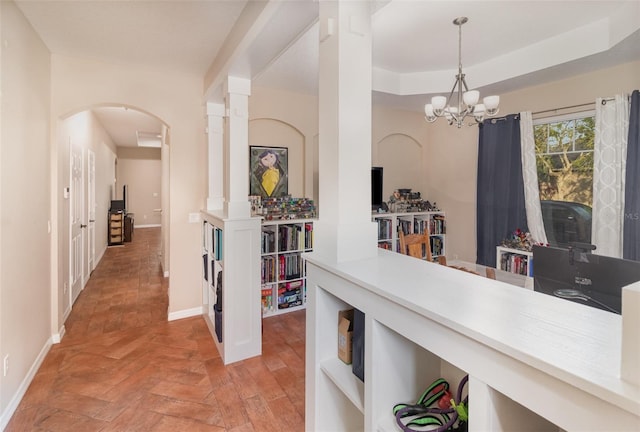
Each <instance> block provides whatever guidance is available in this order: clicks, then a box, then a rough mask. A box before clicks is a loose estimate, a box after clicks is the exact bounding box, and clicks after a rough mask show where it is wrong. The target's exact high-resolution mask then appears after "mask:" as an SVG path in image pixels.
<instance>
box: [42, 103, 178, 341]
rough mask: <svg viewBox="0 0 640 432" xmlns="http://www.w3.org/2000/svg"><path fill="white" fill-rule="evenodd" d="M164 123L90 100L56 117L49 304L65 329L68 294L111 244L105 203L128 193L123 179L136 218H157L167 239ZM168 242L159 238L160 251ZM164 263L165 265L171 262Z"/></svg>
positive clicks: (151, 222) (79, 285)
mask: <svg viewBox="0 0 640 432" xmlns="http://www.w3.org/2000/svg"><path fill="white" fill-rule="evenodd" d="M169 131H170V129H169V127H168V125H167V124H166V123H165V122H164V121H163V120H162V119H160V118H159V117H157V116H155V115H153V114H151V113H148V112H145V111H144V110H141V109H139V108H137V107H133V106H128V105H122V104H100V105H94V106H91V107H88V108H83V109H80V110H77V111H75V112H73V113H71V114H68V115H65V116H63V117H61V118H60V119H59V120H58V122H57V146H56V147H57V148H56V152H55V158H56V161H55V164H56V165H55V167H56V169H54V172H55V173H56V174H54V175H55V176H56V179H54V180H55V181H54V183H56V184H57V185H58V186H61V187H62V190H63V193H62V196H60V194H55V193H54V194H53V200H54V203H55V204H54V206H55V208H57V216H58V217H57V236H56V243H57V252H58V253H57V254H56V257H57V263H55V264H56V265H55V267H56V269H57V282H58V283H57V284H56V283H55V280H54V283H53V284H52V285H53V287H54V288H53V289H54V291H56V292H54V293H52V294H53V295H52V298H53V303H52V309H53V315H54V318H53V319H55V320H57V326H56V327H57V328H60V329H61V330H62V331H64V327H63V323H64V321H66V319H67V317H68V315H69V313H70V312H71V308H72V306H73V302H74V301H75V299H76V298H77V296H78V294H79V292H80V291H81V290H82V289H83V288H84V285H85V284H86V282H87V281H88V279H89V277H90V274H91V271H92V270H93V268H95V266H96V265H97V263H98V262H99V261H100V259H101V257H102V255H103V254H104V252H105V251H106V248H107V247H108V246H109V242H108V232H107V230H108V223H107V218H108V211H109V208H110V207H111V204H112V200H122V199H123V198H125V197H124V196H123V189H124V188H123V186H124V185H125V184H126V185H127V190H128V191H129V193H128V194H127V195H129V196H127V197H126V198H127V201H128V204H129V206H130V208H129V209H128V211H130V212H131V213H134V211H137V209H140V213H139V214H140V216H141V219H142V220H147V221H148V223H147V225H152V226H160V227H161V229H162V231H163V239H165V238H166V239H168V227H169V224H168V223H167V222H166V220H167V219H166V217H165V215H166V214H167V212H166V211H163V209H165V208H166V207H167V206H168V203H169V187H168V177H169V176H168V174H169V173H168V169H169V161H168V158H169V152H168V150H167V145H168V142H169ZM52 159H53V158H52ZM118 162H119V163H118ZM127 165H128V167H127ZM116 167H118V168H116ZM150 173H153V174H150ZM151 178H153V179H154V182H153V184H149V183H150V179H151ZM134 184H135V186H134ZM146 188H149V189H150V190H152V191H153V192H149V193H148V191H147V189H146ZM58 190H59V188H58ZM136 192H137V193H138V195H139V196H138V198H135V194H136ZM132 195H133V196H132ZM143 198H150V199H149V200H147V201H146V202H143V201H144V200H143ZM134 214H135V213H134ZM167 244H168V242H167V241H163V252H162V255H163V258H164V257H166V256H167V255H168V254H167V253H165V251H164V248H165V247H166V245H167ZM163 268H164V269H165V273H167V271H168V263H163ZM61 336H62V335H61V334H58V337H61ZM54 339H55V338H54Z"/></svg>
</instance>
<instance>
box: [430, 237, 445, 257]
mask: <svg viewBox="0 0 640 432" xmlns="http://www.w3.org/2000/svg"><path fill="white" fill-rule="evenodd" d="M429 243H430V244H431V254H432V255H433V256H439V255H444V240H443V239H442V237H431V238H430V239H429Z"/></svg>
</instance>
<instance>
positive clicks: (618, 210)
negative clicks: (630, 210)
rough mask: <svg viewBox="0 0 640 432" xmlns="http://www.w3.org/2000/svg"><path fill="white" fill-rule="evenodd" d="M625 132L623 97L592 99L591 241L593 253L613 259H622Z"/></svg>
mask: <svg viewBox="0 0 640 432" xmlns="http://www.w3.org/2000/svg"><path fill="white" fill-rule="evenodd" d="M628 131H629V103H628V101H627V97H626V96H623V95H616V97H615V99H614V100H609V101H605V103H604V104H603V99H602V98H598V99H596V133H595V143H594V155H593V156H594V157H593V210H592V228H591V233H592V234H591V242H592V243H593V244H595V245H596V247H597V249H596V251H595V253H597V254H598V255H606V256H611V257H615V258H620V257H622V234H623V221H624V179H625V167H626V160H627V136H628Z"/></svg>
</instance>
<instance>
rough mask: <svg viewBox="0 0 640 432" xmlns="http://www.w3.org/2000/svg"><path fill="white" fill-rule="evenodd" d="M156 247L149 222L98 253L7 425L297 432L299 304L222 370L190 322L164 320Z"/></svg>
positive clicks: (21, 428) (12, 431)
mask: <svg viewBox="0 0 640 432" xmlns="http://www.w3.org/2000/svg"><path fill="white" fill-rule="evenodd" d="M159 252H160V228H141V229H140V228H139V229H136V230H135V234H134V236H133V242H131V243H126V244H125V246H124V247H111V248H108V249H107V251H106V252H105V255H104V257H103V258H102V260H101V261H100V264H99V265H98V267H97V268H96V270H95V271H94V272H93V274H92V276H91V279H90V280H89V282H88V284H87V286H86V287H85V289H84V291H82V292H81V294H80V296H79V297H78V300H77V301H76V303H75V305H74V308H73V311H72V312H71V315H70V317H69V318H68V319H67V322H66V325H65V327H66V335H65V336H64V338H63V340H62V342H61V343H60V344H57V345H54V346H53V347H52V348H51V350H50V351H49V353H48V354H47V356H46V358H45V360H44V362H43V364H42V366H41V368H40V370H39V371H38V372H37V374H36V376H35V378H34V380H33V382H32V383H31V386H30V387H29V389H28V390H27V392H26V394H25V396H24V398H23V400H22V402H21V403H20V405H19V406H18V409H17V410H16V412H15V414H14V415H13V417H12V419H11V421H10V422H9V424H8V426H7V428H6V431H7V432H26V431H51V432H54V431H55V432H57V431H60V432H62V431H65V432H70V431H83V432H88V431H101V432H106V431H154V432H159V431H218V432H222V431H229V432H230V431H234V432H251V431H274V432H276V431H292V432H293V431H302V430H304V351H305V340H304V337H305V313H304V311H301V312H294V313H289V314H285V315H281V316H278V317H273V318H268V319H265V320H263V355H262V356H260V357H255V358H252V359H248V360H245V361H242V362H237V363H234V364H232V365H229V366H227V367H225V366H224V365H223V364H222V360H221V359H220V356H219V354H218V352H217V350H216V348H215V345H214V343H213V340H212V338H211V335H210V333H209V331H208V329H207V326H206V324H205V322H204V320H203V319H202V318H201V317H193V318H187V319H182V320H177V321H172V322H167V306H168V294H167V283H168V280H167V279H165V278H163V277H162V271H161V267H160V256H159Z"/></svg>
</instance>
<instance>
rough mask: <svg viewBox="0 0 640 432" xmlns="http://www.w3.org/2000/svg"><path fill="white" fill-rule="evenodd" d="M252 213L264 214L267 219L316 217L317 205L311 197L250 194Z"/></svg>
mask: <svg viewBox="0 0 640 432" xmlns="http://www.w3.org/2000/svg"><path fill="white" fill-rule="evenodd" d="M249 201H251V214H252V215H253V216H264V218H265V219H266V220H283V219H284V220H286V219H314V218H315V217H316V206H315V205H314V203H313V200H312V199H310V198H292V197H291V195H286V196H283V197H279V198H261V197H259V196H256V195H253V196H249Z"/></svg>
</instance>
